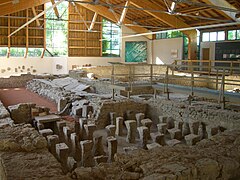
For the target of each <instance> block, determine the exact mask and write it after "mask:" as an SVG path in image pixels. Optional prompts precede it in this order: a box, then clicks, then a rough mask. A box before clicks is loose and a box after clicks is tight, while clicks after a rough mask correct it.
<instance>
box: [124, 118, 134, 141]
mask: <svg viewBox="0 0 240 180" xmlns="http://www.w3.org/2000/svg"><path fill="white" fill-rule="evenodd" d="M125 125H126V128H127V138H126V141H127V142H128V143H135V141H136V131H137V122H136V121H135V120H127V121H125Z"/></svg>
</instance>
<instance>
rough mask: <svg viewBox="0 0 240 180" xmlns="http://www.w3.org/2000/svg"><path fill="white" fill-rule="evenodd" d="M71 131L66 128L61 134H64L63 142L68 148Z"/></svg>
mask: <svg viewBox="0 0 240 180" xmlns="http://www.w3.org/2000/svg"><path fill="white" fill-rule="evenodd" d="M71 133H72V132H71V130H70V128H69V127H68V126H64V127H63V134H64V140H65V143H66V144H67V145H68V146H69V145H70V136H71Z"/></svg>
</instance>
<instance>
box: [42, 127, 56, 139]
mask: <svg viewBox="0 0 240 180" xmlns="http://www.w3.org/2000/svg"><path fill="white" fill-rule="evenodd" d="M39 133H40V134H41V135H42V136H43V137H45V138H46V137H47V136H48V135H52V134H53V131H52V130H51V129H42V130H40V131H39Z"/></svg>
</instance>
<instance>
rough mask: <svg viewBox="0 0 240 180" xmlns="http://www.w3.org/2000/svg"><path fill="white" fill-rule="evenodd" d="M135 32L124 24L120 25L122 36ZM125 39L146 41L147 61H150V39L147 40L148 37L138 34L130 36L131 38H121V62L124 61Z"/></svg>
mask: <svg viewBox="0 0 240 180" xmlns="http://www.w3.org/2000/svg"><path fill="white" fill-rule="evenodd" d="M133 34H136V32H134V31H132V30H131V29H129V28H127V27H126V26H122V36H127V35H133ZM126 41H147V56H148V57H147V63H149V64H151V63H152V40H149V39H148V38H146V37H144V36H138V37H131V38H123V39H122V52H121V58H122V62H125V42H126Z"/></svg>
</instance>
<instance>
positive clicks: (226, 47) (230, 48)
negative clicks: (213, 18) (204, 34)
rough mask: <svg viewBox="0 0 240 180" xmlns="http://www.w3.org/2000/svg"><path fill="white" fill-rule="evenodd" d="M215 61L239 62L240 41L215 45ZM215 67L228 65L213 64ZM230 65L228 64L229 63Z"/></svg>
mask: <svg viewBox="0 0 240 180" xmlns="http://www.w3.org/2000/svg"><path fill="white" fill-rule="evenodd" d="M215 60H223V61H238V60H240V41H237V42H236V41H235V42H221V43H216V45H215ZM215 65H216V66H228V63H225V64H224V63H215ZM229 65H230V63H229Z"/></svg>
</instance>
